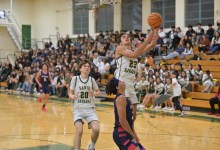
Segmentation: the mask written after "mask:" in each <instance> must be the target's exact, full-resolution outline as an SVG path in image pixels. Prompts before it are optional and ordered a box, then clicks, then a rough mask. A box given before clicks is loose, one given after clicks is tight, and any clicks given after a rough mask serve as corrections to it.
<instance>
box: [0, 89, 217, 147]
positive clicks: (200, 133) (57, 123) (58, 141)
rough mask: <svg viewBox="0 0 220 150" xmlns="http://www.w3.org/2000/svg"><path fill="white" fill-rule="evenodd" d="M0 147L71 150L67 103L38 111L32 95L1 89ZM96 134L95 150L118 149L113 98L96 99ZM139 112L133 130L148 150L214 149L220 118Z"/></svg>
mask: <svg viewBox="0 0 220 150" xmlns="http://www.w3.org/2000/svg"><path fill="white" fill-rule="evenodd" d="M0 103H1V104H0V150H5V149H10V150H71V149H73V141H74V135H75V128H74V125H73V118H72V116H73V115H72V107H71V102H70V101H68V100H65V99H52V100H50V103H49V104H48V106H47V110H48V111H47V112H41V104H40V103H38V102H37V99H36V98H33V97H24V96H16V95H7V94H4V93H0ZM96 105H97V107H96V110H97V114H98V116H99V119H100V130H101V132H100V137H99V140H98V142H97V145H96V150H117V147H116V145H115V144H114V142H113V140H112V131H113V124H114V112H113V107H112V106H113V103H112V102H99V101H97V103H96ZM187 114H188V115H187V116H185V117H184V118H180V117H178V115H179V112H178V111H176V112H175V113H168V112H161V111H160V112H155V111H151V110H145V111H144V112H138V116H137V121H136V122H135V128H136V131H137V133H138V135H139V138H140V139H141V143H142V145H144V146H145V147H146V148H147V150H208V149H211V150H219V149H220V140H219V139H220V118H217V117H213V116H208V115H206V114H205V113H195V112H192V111H190V112H187ZM90 133H91V130H88V126H87V124H85V125H84V134H83V137H82V149H86V147H87V145H88V143H89V142H90Z"/></svg>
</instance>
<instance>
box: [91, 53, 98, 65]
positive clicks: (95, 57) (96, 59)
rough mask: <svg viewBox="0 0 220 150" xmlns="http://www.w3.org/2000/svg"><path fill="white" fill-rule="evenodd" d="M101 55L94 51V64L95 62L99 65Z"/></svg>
mask: <svg viewBox="0 0 220 150" xmlns="http://www.w3.org/2000/svg"><path fill="white" fill-rule="evenodd" d="M98 57H99V55H98V53H94V56H93V61H92V62H93V64H95V65H97V63H98V60H99V58H98Z"/></svg>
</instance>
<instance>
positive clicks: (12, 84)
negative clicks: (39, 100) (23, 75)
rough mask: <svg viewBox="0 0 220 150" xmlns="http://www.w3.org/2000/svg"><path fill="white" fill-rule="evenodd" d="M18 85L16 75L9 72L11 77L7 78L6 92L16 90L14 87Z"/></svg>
mask: <svg viewBox="0 0 220 150" xmlns="http://www.w3.org/2000/svg"><path fill="white" fill-rule="evenodd" d="M17 83H18V78H17V74H16V72H15V71H13V72H11V75H10V76H9V79H8V90H13V91H14V90H16V86H17Z"/></svg>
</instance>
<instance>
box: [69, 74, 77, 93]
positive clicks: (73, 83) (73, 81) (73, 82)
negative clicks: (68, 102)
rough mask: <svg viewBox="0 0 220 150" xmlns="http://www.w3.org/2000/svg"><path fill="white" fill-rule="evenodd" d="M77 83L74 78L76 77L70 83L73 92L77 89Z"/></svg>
mask: <svg viewBox="0 0 220 150" xmlns="http://www.w3.org/2000/svg"><path fill="white" fill-rule="evenodd" d="M75 82H76V76H74V77H73V78H72V79H71V82H70V89H71V90H74V88H75Z"/></svg>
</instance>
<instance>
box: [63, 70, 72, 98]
mask: <svg viewBox="0 0 220 150" xmlns="http://www.w3.org/2000/svg"><path fill="white" fill-rule="evenodd" d="M71 79H72V75H71V74H70V72H69V71H67V72H66V73H65V77H64V82H63V88H62V91H61V92H62V94H61V96H63V97H68V91H69V88H70V82H71Z"/></svg>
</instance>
